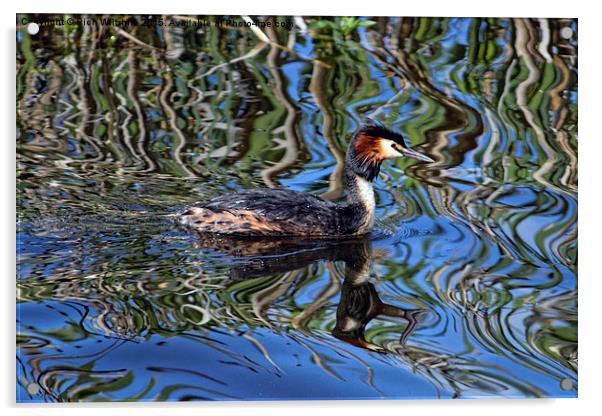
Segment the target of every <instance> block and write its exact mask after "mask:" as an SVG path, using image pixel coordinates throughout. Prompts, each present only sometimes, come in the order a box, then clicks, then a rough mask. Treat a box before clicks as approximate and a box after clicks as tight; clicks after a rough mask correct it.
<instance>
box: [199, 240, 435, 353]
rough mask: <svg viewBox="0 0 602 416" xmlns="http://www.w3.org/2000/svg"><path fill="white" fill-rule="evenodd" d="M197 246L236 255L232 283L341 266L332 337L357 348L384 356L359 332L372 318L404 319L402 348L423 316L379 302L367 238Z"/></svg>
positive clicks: (207, 242)
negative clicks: (333, 264)
mask: <svg viewBox="0 0 602 416" xmlns="http://www.w3.org/2000/svg"><path fill="white" fill-rule="evenodd" d="M199 247H204V248H209V247H211V248H213V249H215V250H216V251H218V252H221V253H226V254H228V255H230V256H233V257H235V258H236V259H237V260H238V262H233V263H234V265H233V266H232V267H231V268H230V276H231V278H232V279H234V280H243V279H251V278H257V277H262V276H267V275H272V274H277V273H286V272H291V271H294V270H298V269H302V268H305V267H307V266H310V265H311V264H312V263H315V262H319V261H330V262H339V261H342V262H344V263H345V269H344V270H345V271H344V276H342V278H343V283H342V285H341V291H340V301H339V304H338V306H337V312H336V324H335V326H334V328H333V329H332V335H333V336H335V337H336V338H338V339H339V340H341V341H344V342H347V343H349V344H351V345H354V346H357V347H361V348H365V349H368V350H371V351H376V352H381V353H386V352H387V350H386V349H385V348H383V347H382V346H379V345H376V344H374V343H371V342H368V341H366V339H365V335H364V332H365V330H366V326H367V325H368V324H369V323H370V321H372V320H373V319H375V318H377V317H393V318H401V319H403V320H405V321H407V325H406V327H405V329H404V330H403V332H402V333H401V334H400V336H399V343H400V347H401V348H403V347H404V345H405V343H406V341H407V339H408V337H409V336H410V335H411V334H412V332H413V331H414V330H415V329H416V327H417V324H418V323H419V321H420V319H421V316H423V315H424V314H425V313H426V310H424V309H404V308H401V307H398V306H395V305H390V304H386V303H384V302H382V301H381V299H380V297H379V295H378V292H377V290H376V288H375V286H374V284H373V283H371V281H370V280H371V270H372V260H373V250H372V241H371V240H370V238H368V237H365V238H356V239H349V240H320V241H309V242H308V241H302V240H296V239H286V240H251V239H232V238H225V237H220V236H215V235H202V236H201V242H200V243H199ZM236 263H238V264H236Z"/></svg>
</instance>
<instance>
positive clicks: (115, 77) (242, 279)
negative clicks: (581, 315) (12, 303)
mask: <svg viewBox="0 0 602 416" xmlns="http://www.w3.org/2000/svg"><path fill="white" fill-rule="evenodd" d="M30 17H32V16H30ZM167 18H170V19H176V20H178V19H180V20H181V17H174V16H168V17H167ZM137 19H140V17H137ZM207 19H211V17H207ZM303 21H304V22H305V23H306V24H307V25H308V27H309V31H304V30H303V29H302V26H299V25H297V26H295V28H294V30H293V31H285V30H276V29H272V28H270V29H266V30H265V34H266V36H268V37H269V39H270V40H271V42H272V43H271V44H262V43H260V42H258V40H257V38H256V37H255V36H254V35H253V33H252V32H251V31H248V30H240V29H228V28H222V29H219V30H217V29H212V30H196V29H194V28H190V27H188V28H184V29H182V28H174V27H173V26H172V27H165V28H162V29H156V28H155V27H154V26H151V27H144V26H138V27H136V28H129V29H128V30H126V32H127V33H129V34H130V35H132V36H134V37H135V38H136V39H137V41H133V40H132V38H131V37H127V36H124V32H121V31H119V30H117V29H116V28H115V27H102V26H86V27H77V28H76V27H73V28H70V29H65V30H63V28H60V29H59V28H58V27H54V28H52V29H47V28H44V30H42V31H41V32H40V33H39V34H38V35H36V36H35V37H33V36H30V35H28V34H27V32H26V30H24V29H23V28H20V29H19V31H18V33H17V96H16V101H17V155H18V156H17V168H18V172H17V178H18V182H17V206H18V225H17V233H18V234H17V254H18V265H17V266H18V275H17V291H18V292H17V301H18V306H17V309H18V310H17V316H18V321H17V328H18V336H17V346H18V356H17V397H18V400H19V401H113V400H128V401H148V400H236V399H239V400H240V399H254V400H256V399H303V398H379V397H388V398H406V397H424V398H432V397H441V398H452V397H454V398H455V397H488V396H496V397H498V396H502V397H574V396H576V394H577V274H576V273H577V64H576V58H577V38H576V33H577V27H576V21H573V20H568V19H487V18H484V19H476V18H475V19H460V18H438V19H432V18H370V19H359V20H358V19H345V18H311V17H308V18H303ZM371 22H373V23H371ZM278 45H280V46H278ZM367 115H370V116H373V117H375V118H378V119H380V120H382V121H383V122H384V123H386V124H388V125H391V126H392V127H394V128H396V129H399V130H400V131H402V132H403V133H404V135H405V136H406V137H407V141H408V142H410V143H411V144H412V145H413V147H416V148H417V149H419V150H421V151H423V152H426V153H428V154H429V155H431V156H432V157H433V158H434V159H435V160H436V162H435V163H433V164H429V165H412V162H409V161H404V160H402V161H399V162H397V163H395V164H388V165H387V166H385V168H384V169H383V172H382V174H381V176H380V177H379V179H378V181H377V182H376V192H377V195H376V199H377V207H378V218H379V222H378V230H377V231H376V232H375V233H374V235H373V236H372V238H371V241H349V242H337V243H335V242H320V243H308V242H287V243H284V244H283V243H282V242H271V243H269V244H266V243H248V244H236V243H227V244H226V243H225V242H223V241H214V242H207V241H201V240H199V239H197V238H196V237H194V236H191V235H189V234H187V233H186V232H185V231H184V230H180V229H179V228H177V227H176V226H175V225H174V222H173V215H174V214H175V213H177V212H178V211H179V210H181V209H182V208H183V207H185V206H187V205H189V204H191V203H193V202H196V201H198V200H202V199H209V198H211V197H214V196H217V195H221V194H224V193H227V192H234V191H236V190H240V189H242V188H253V187H265V186H283V187H288V188H292V189H297V190H302V191H307V192H312V193H315V194H319V195H323V196H324V197H326V198H329V199H332V200H338V199H341V198H342V197H343V181H342V178H343V177H342V173H343V166H344V152H345V148H346V143H347V141H348V140H349V138H350V137H351V135H352V133H353V131H354V129H355V128H356V127H357V126H358V125H359V123H360V122H361V120H362V119H363V118H364V117H365V116H367ZM370 305H372V306H370Z"/></svg>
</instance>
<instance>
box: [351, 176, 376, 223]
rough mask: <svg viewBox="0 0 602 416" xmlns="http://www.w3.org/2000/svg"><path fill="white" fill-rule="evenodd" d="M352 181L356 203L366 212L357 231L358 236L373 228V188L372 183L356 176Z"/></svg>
mask: <svg viewBox="0 0 602 416" xmlns="http://www.w3.org/2000/svg"><path fill="white" fill-rule="evenodd" d="M354 180H355V194H356V195H355V197H356V201H357V202H359V203H360V204H362V205H363V206H364V209H365V210H366V217H365V218H364V222H363V224H362V225H361V226H360V228H359V230H358V233H359V234H363V233H365V232H368V231H370V230H371V229H372V227H373V226H374V209H375V203H374V188H373V187H372V182H370V181H368V180H366V179H364V178H362V177H360V176H356V177H355V178H354Z"/></svg>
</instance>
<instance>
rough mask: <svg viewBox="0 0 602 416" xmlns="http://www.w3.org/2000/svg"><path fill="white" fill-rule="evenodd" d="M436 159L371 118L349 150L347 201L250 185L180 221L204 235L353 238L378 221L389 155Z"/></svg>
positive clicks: (196, 208) (189, 212)
mask: <svg viewBox="0 0 602 416" xmlns="http://www.w3.org/2000/svg"><path fill="white" fill-rule="evenodd" d="M403 156H405V157H410V158H413V159H417V160H420V161H425V162H433V159H431V158H430V157H428V156H425V155H423V154H421V153H418V152H416V151H414V150H411V149H409V148H408V147H407V146H406V144H405V141H404V139H403V136H402V135H401V134H399V133H397V132H394V131H392V130H389V129H387V128H385V127H384V126H382V125H381V124H379V123H377V122H375V121H373V120H371V119H367V120H366V122H365V123H364V125H363V126H362V127H361V128H360V130H359V131H358V132H357V133H356V134H355V136H354V137H353V139H352V140H351V142H350V143H349V147H348V149H347V156H346V160H345V162H346V163H345V179H346V186H347V204H336V203H333V202H329V201H326V200H324V199H322V198H319V197H317V196H315V195H312V194H307V193H303V192H298V191H292V190H288V189H250V190H245V191H242V192H239V193H235V194H231V195H224V196H220V197H217V198H215V199H212V200H211V201H208V202H203V203H199V204H198V205H196V206H194V207H191V208H189V209H188V210H187V211H186V212H184V213H183V214H181V215H180V217H179V222H180V224H182V225H184V226H187V227H190V228H192V229H194V230H195V231H197V232H198V233H201V234H221V235H228V236H238V237H266V236H279V237H283V236H304V237H314V238H315V237H345V236H347V237H352V236H359V235H363V234H367V233H369V232H370V231H372V227H373V226H374V190H373V188H372V181H373V180H374V179H375V178H376V176H377V175H378V172H379V171H380V166H381V164H382V162H383V161H385V160H387V159H394V158H398V157H403Z"/></svg>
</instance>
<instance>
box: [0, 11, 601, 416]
mask: <svg viewBox="0 0 602 416" xmlns="http://www.w3.org/2000/svg"><path fill="white" fill-rule="evenodd" d="M2 3H3V4H2V6H1V7H2V13H1V14H0V17H1V18H2V23H3V25H2V26H1V33H2V34H3V43H2V45H4V46H5V48H4V49H5V51H6V52H5V54H4V59H3V60H2V64H1V65H0V67H1V70H2V72H3V73H2V76H1V77H0V80H1V85H2V89H0V92H2V99H0V103H1V104H0V105H1V106H2V108H1V110H0V115H1V116H2V126H3V127H4V134H3V137H2V139H0V143H1V144H2V149H1V150H0V151H1V154H2V156H3V159H4V160H3V161H2V162H3V163H2V167H1V168H0V169H1V172H2V180H0V184H1V185H0V186H1V188H0V190H1V191H2V195H3V196H4V198H3V203H2V210H3V211H4V215H3V216H2V219H3V221H2V225H3V228H2V240H1V241H2V247H1V248H2V250H1V251H0V252H1V253H2V256H3V258H2V260H3V261H2V265H3V266H4V270H5V273H3V274H2V278H3V282H4V287H3V289H4V295H3V300H4V307H3V311H4V312H5V314H4V316H5V319H4V321H3V323H4V328H5V331H4V335H5V336H4V337H3V342H1V343H0V345H1V348H2V352H3V354H2V358H3V360H2V364H3V366H2V370H3V371H2V372H3V374H2V376H1V377H0V393H1V397H2V400H1V401H0V403H1V405H2V407H4V408H5V409H6V413H5V414H9V415H12V414H17V413H18V414H24V415H35V416H40V415H46V414H47V415H61V416H62V415H65V414H78V413H82V412H85V413H86V416H88V415H89V416H95V415H106V413H107V412H110V413H111V416H117V415H132V414H138V413H142V412H144V414H145V415H149V416H153V415H162V416H163V415H165V414H166V413H174V414H178V415H188V414H191V415H192V414H194V415H198V414H200V413H205V414H211V415H213V414H222V413H224V414H245V415H247V414H248V415H255V414H257V415H262V416H263V415H279V416H281V415H282V414H283V413H285V414H286V416H290V415H301V414H302V415H304V416H305V415H307V414H308V413H310V414H311V415H312V416H313V415H314V414H330V413H337V414H344V415H366V414H369V415H372V414H376V413H381V412H382V413H391V414H400V412H404V413H405V414H412V413H417V414H420V415H421V416H422V415H423V414H434V413H437V414H441V413H443V414H445V416H453V415H465V414H467V413H470V414H471V415H483V414H485V415H487V416H494V415H504V416H507V415H508V413H517V414H523V413H524V412H527V411H528V412H537V413H543V414H545V415H546V416H547V415H563V416H566V415H567V414H574V415H576V414H579V415H581V414H592V413H594V411H593V409H595V408H596V407H600V401H599V397H598V395H597V394H596V393H597V392H596V387H597V386H599V385H601V383H600V376H599V375H600V374H601V368H600V367H601V366H600V361H601V360H600V358H599V357H600V353H601V351H600V349H601V348H600V346H602V342H601V336H600V327H601V325H600V321H601V318H600V316H601V314H602V312H601V310H600V307H599V304H600V303H601V301H602V299H600V294H602V287H601V282H602V276H600V273H598V263H597V262H596V255H598V257H599V256H600V254H598V252H597V251H598V250H597V249H598V247H602V242H601V241H600V238H602V233H601V232H600V231H602V229H601V227H600V219H599V218H600V212H601V211H602V209H601V208H602V205H601V204H602V202H601V201H602V200H600V199H598V198H596V195H598V194H600V195H602V193H600V191H599V189H600V180H601V175H600V174H599V171H597V170H596V167H598V166H600V164H601V163H602V162H601V161H600V159H601V158H602V146H601V143H602V137H598V136H600V134H601V133H599V131H600V130H602V128H601V127H598V124H599V123H596V121H597V119H600V118H601V117H602V115H600V113H601V112H602V109H601V105H600V98H599V97H602V94H600V92H601V88H600V85H601V83H602V80H600V75H601V74H602V71H601V69H602V66H601V62H600V61H601V59H600V56H601V55H602V52H600V51H601V47H600V40H601V39H602V37H601V36H600V31H601V30H602V19H601V17H602V16H601V15H600V13H599V12H597V10H596V7H595V4H596V2H594V1H591V2H587V3H589V4H586V2H580V3H578V2H576V1H573V2H567V1H566V0H565V1H558V0H545V1H527V0H502V1H498V2H485V1H482V0H481V1H478V0H477V1H469V0H447V1H443V0H441V1H439V0H437V1H435V0H423V1H402V0H398V1H393V0H388V1H387V0H364V1H358V0H345V1H344V2H337V1H332V2H327V1H325V0H303V1H299V2H288V1H282V0H269V1H268V0H254V1H244V2H243V1H240V0H238V1H237V0H219V1H215V2H209V1H203V0H200V1H199V0H196V1H193V0H187V1H186V0H180V1H179V2H173V1H171V2H163V1H157V0H145V1H144V2H140V3H138V2H136V1H130V2H128V1H124V0H105V1H103V2H95V3H92V2H89V1H88V2H82V1H67V0H58V1H56V0H55V1H45V2H36V1H31V0H20V1H11V0H5V1H3V2H2ZM17 12H21V13H26V12H30V13H31V12H37V13H57V12H65V13H123V14H129V13H135V14H138V13H140V14H176V13H177V14H184V13H189V14H201V13H203V14H251V15H253V14H270V15H318V14H319V15H369V16H375V15H384V16H389V15H398V16H401V15H403V16H528V17H577V18H579V31H578V36H579V69H580V73H579V108H580V110H581V111H580V114H579V133H580V138H581V139H582V140H581V144H580V145H579V168H580V174H579V178H580V180H581V184H580V185H581V186H580V193H579V195H580V197H579V222H580V224H581V225H583V224H586V226H585V227H584V226H580V227H579V278H580V279H581V281H580V285H579V291H580V296H579V329H580V331H579V335H580V336H579V354H580V365H579V399H563V400H560V399H559V400H554V399H540V400H471V401H468V400H465V401H441V402H436V401H398V402H393V401H364V402H361V401H333V402H310V401H308V402H244V403H228V402H221V403H161V404H154V403H142V404H133V403H124V404H121V403H118V404H98V405H92V404H73V405H52V406H43V405H16V404H15V359H14V354H15V343H14V339H15V338H14V336H15V309H14V306H15V296H14V293H15V286H14V279H15V254H14V253H15V241H14V235H15V223H14V220H15V207H14V198H15V194H14V192H15V179H14V174H15V150H14V137H15V104H14V103H15V101H14V97H15V95H14V94H15V93H14V91H15V66H14V60H13V59H14V56H15V32H14V28H15V14H16V13H17ZM598 412H599V410H598V411H596V413H598Z"/></svg>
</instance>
